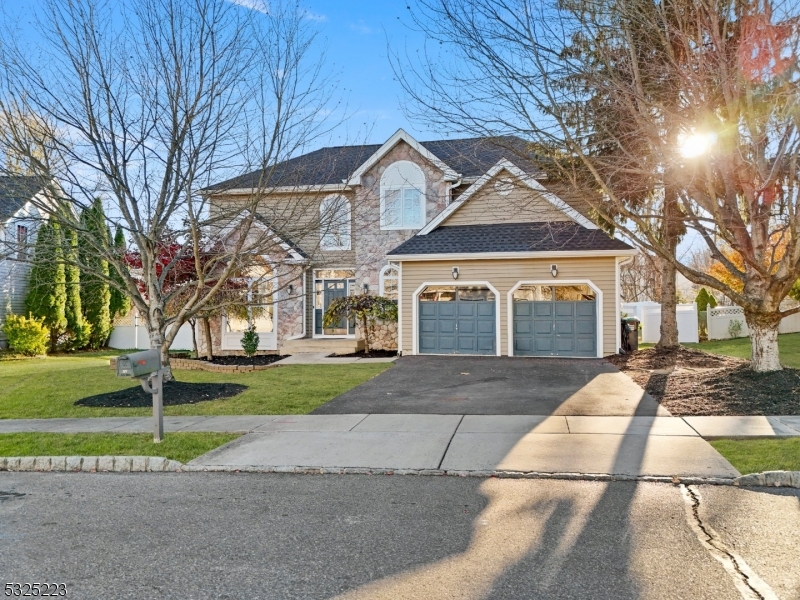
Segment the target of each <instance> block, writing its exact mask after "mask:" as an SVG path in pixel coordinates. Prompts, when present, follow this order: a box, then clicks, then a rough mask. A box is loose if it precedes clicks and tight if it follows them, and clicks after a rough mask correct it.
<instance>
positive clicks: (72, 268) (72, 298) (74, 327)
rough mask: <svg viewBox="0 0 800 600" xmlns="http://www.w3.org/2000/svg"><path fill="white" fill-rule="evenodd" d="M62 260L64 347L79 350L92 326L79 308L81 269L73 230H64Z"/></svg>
mask: <svg viewBox="0 0 800 600" xmlns="http://www.w3.org/2000/svg"><path fill="white" fill-rule="evenodd" d="M64 260H65V262H66V268H65V275H66V278H65V279H66V288H67V302H66V307H65V313H66V317H67V334H68V335H69V340H68V341H67V343H66V347H67V348H69V349H71V350H79V349H80V348H83V347H85V346H86V345H87V344H88V343H89V336H90V335H91V331H92V326H91V324H90V323H88V322H87V321H86V320H85V319H84V318H83V310H81V269H80V266H78V234H77V232H76V231H74V230H68V231H65V232H64Z"/></svg>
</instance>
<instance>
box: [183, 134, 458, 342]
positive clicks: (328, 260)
mask: <svg viewBox="0 0 800 600" xmlns="http://www.w3.org/2000/svg"><path fill="white" fill-rule="evenodd" d="M400 160H408V161H411V162H414V163H415V164H416V165H418V166H419V167H420V168H421V169H422V172H423V173H424V175H425V199H426V206H425V214H426V222H427V221H430V220H431V219H432V218H433V217H435V216H436V215H437V214H439V213H440V212H441V211H442V210H443V209H444V208H445V206H446V200H447V191H448V186H449V182H447V181H445V180H444V174H443V173H442V171H441V170H440V169H439V168H438V167H436V166H435V165H434V164H433V163H431V162H429V161H428V160H427V159H425V158H424V157H423V156H422V155H421V154H420V153H419V152H417V151H416V150H414V149H413V148H412V147H411V146H410V145H409V144H407V143H406V142H405V141H402V140H401V141H400V142H398V143H397V144H396V145H395V146H394V147H393V148H392V149H391V150H389V151H388V152H387V153H386V154H385V155H384V156H383V157H382V158H381V159H380V160H378V161H377V162H376V163H375V164H374V165H373V166H372V167H371V168H370V169H369V170H368V171H367V172H365V173H364V174H363V175H362V176H361V185H360V186H355V187H354V190H353V191H351V192H345V195H346V196H347V197H348V198H349V199H350V201H351V208H352V211H351V214H352V235H351V251H349V252H335V251H334V252H325V251H321V250H319V249H318V248H304V250H305V251H306V253H307V254H309V255H312V259H311V261H310V264H309V273H308V276H307V277H303V276H297V277H295V281H294V290H295V293H294V295H293V297H291V298H288V297H287V296H288V294H287V290H282V291H280V292H278V294H277V295H278V302H277V304H276V306H275V312H276V317H277V332H278V351H280V346H281V344H282V343H283V342H284V341H285V340H287V339H290V338H293V337H299V336H301V334H302V333H303V318H304V317H305V318H307V319H308V322H307V323H306V330H305V334H306V335H305V337H308V338H310V337H312V335H313V331H314V323H313V309H312V310H309V308H310V307H313V302H314V289H313V288H314V280H313V275H312V273H313V270H314V269H347V270H353V271H354V272H355V282H356V286H357V287H358V289H359V290H361V289H363V286H364V285H368V286H369V291H370V293H372V294H377V293H379V290H380V281H379V278H380V271H381V269H383V267H385V266H386V265H387V264H388V262H389V261H388V260H387V257H386V254H387V253H388V252H389V251H390V250H393V249H394V248H396V247H397V246H399V245H400V244H402V243H403V242H404V241H406V240H407V239H409V238H411V237H412V236H413V235H414V234H415V233H416V232H417V231H418V230H412V229H403V230H382V229H381V226H380V217H381V201H380V182H381V176H382V175H383V173H384V171H385V170H386V168H387V167H388V166H389V165H391V164H392V163H394V162H397V161H400ZM327 195H328V194H326V193H322V194H320V195H319V200H320V201H321V200H322V199H323V198H325V197H326V196H327ZM317 206H318V204H317ZM301 246H302V244H301ZM304 278H305V279H306V282H305V283H306V284H305V285H302V283H303V279H304ZM284 283H285V282H284ZM301 289H302V290H303V292H304V294H305V299H306V302H307V303H308V304H307V306H306V309H307V310H306V311H305V315H304V314H303V313H304V311H303V299H302V297H301V296H300V294H299V290H301ZM221 326H222V323H221V319H220V318H214V319H212V320H211V337H212V345H213V346H212V347H213V348H214V353H215V354H219V355H229V354H242V352H241V351H240V350H221V348H220V340H221ZM356 337H357V338H359V339H360V338H362V337H363V336H362V335H361V331H360V327H357V328H356ZM197 338H198V345H199V346H200V348H201V352H202V351H203V350H204V349H205V347H206V344H207V340H206V339H205V335H204V333H203V332H202V328H200V327H198V332H197ZM371 342H372V343H371V346H372V347H373V348H375V349H376V350H380V349H384V350H395V349H397V323H394V322H378V323H376V324H375V327H374V331H373V335H372V339H371Z"/></svg>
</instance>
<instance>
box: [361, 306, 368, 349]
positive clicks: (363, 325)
mask: <svg viewBox="0 0 800 600" xmlns="http://www.w3.org/2000/svg"><path fill="white" fill-rule="evenodd" d="M361 328H362V329H363V330H364V354H369V327H368V326H367V315H363V316H362V317H361Z"/></svg>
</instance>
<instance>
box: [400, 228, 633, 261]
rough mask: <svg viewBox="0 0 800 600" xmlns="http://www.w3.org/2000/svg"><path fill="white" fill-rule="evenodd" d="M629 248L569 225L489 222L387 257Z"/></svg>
mask: <svg viewBox="0 0 800 600" xmlns="http://www.w3.org/2000/svg"><path fill="white" fill-rule="evenodd" d="M630 249H631V246H629V245H628V244H626V243H624V242H622V241H620V240H617V239H614V238H612V237H610V236H609V235H608V234H607V233H605V232H604V231H603V230H602V229H586V228H585V227H582V226H581V225H578V224H577V223H572V222H555V223H493V224H491V225H454V226H452V227H439V228H437V229H434V230H433V231H431V232H430V233H429V234H427V235H415V236H414V237H412V238H411V239H410V240H407V241H406V242H404V243H402V244H400V245H399V246H398V247H397V248H395V249H394V250H392V251H391V252H389V253H388V255H389V256H392V255H406V254H456V253H458V254H460V253H481V252H557V251H573V252H574V251H586V252H591V251H594V250H630Z"/></svg>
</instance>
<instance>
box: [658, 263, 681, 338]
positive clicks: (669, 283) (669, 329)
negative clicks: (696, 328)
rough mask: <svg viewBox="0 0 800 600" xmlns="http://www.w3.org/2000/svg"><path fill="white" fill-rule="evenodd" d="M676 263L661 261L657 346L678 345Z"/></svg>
mask: <svg viewBox="0 0 800 600" xmlns="http://www.w3.org/2000/svg"><path fill="white" fill-rule="evenodd" d="M676 274H677V271H676V269H675V265H673V264H672V263H671V262H669V261H667V260H662V261H661V298H660V301H661V329H660V337H659V339H658V344H656V348H658V349H659V350H673V349H675V348H677V347H678V345H679V343H678V317H677V305H678V297H677V291H676V288H675V276H676Z"/></svg>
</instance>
